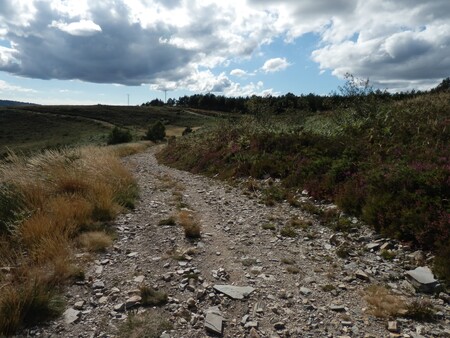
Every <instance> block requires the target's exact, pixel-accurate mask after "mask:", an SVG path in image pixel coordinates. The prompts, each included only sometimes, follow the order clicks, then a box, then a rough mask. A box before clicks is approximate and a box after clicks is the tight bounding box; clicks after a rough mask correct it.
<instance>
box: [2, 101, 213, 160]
mask: <svg viewBox="0 0 450 338" xmlns="http://www.w3.org/2000/svg"><path fill="white" fill-rule="evenodd" d="M216 119H217V118H213V117H211V116H203V115H202V114H189V113H187V112H186V111H184V110H182V109H178V108H173V107H138V106H127V107H124V106H105V105H94V106H15V107H0V158H1V157H2V156H3V157H4V156H6V155H7V152H8V149H12V150H13V151H15V152H23V153H27V154H28V153H34V152H36V151H40V150H42V149H60V148H62V147H66V146H81V145H89V144H94V145H102V144H105V143H106V142H107V141H108V134H110V132H111V131H112V130H113V129H114V128H115V127H119V128H121V129H122V130H124V131H125V132H129V133H130V134H131V136H132V137H133V139H135V140H139V139H141V138H142V137H143V136H144V134H145V132H146V129H147V127H148V126H149V125H151V124H153V123H155V122H158V121H162V122H163V123H164V124H165V125H166V129H167V134H168V135H176V136H181V134H182V131H183V130H184V129H185V128H186V127H192V128H193V129H198V128H199V127H200V126H202V125H204V124H208V123H211V121H214V120H216Z"/></svg>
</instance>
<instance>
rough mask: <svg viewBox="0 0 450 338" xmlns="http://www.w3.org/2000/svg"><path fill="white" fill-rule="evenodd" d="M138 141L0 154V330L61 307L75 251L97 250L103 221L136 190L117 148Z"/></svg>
mask: <svg viewBox="0 0 450 338" xmlns="http://www.w3.org/2000/svg"><path fill="white" fill-rule="evenodd" d="M142 147H143V145H131V146H129V148H125V146H120V147H103V148H99V147H84V148H77V149H65V150H58V151H56V150H48V151H44V152H42V153H40V154H37V155H35V156H32V157H19V156H16V155H15V154H9V155H8V157H7V158H6V159H5V160H4V161H2V162H0V215H2V216H3V215H5V216H6V217H4V218H3V217H2V223H1V224H0V244H1V249H0V266H2V267H10V269H9V270H8V272H7V273H2V274H1V275H0V285H2V290H1V293H0V336H2V335H12V334H14V333H15V332H17V330H20V329H21V328H22V327H25V326H29V325H34V324H36V323H37V322H42V321H46V320H48V319H51V318H54V317H55V316H57V315H59V314H60V313H61V311H62V305H61V302H60V299H61V298H60V296H59V294H60V292H62V290H63V287H64V285H65V283H66V282H67V281H68V280H69V279H70V278H77V277H79V276H80V275H82V272H81V273H80V271H81V269H80V267H79V266H77V262H76V261H75V259H74V256H73V254H72V253H73V251H74V249H75V247H76V244H81V245H82V247H83V248H85V249H86V250H88V251H101V250H105V248H106V247H107V246H108V245H110V244H111V242H112V240H111V237H110V236H109V235H107V234H106V233H105V232H99V231H98V230H99V228H105V229H106V228H107V222H108V221H110V220H112V219H113V218H114V217H116V216H117V215H118V213H120V212H121V211H123V210H125V208H126V207H130V206H131V205H133V203H134V200H135V199H136V197H137V192H138V191H137V185H136V182H135V180H134V178H133V177H132V175H131V174H130V173H129V172H128V171H127V170H126V169H125V168H124V167H123V165H122V164H121V162H120V159H119V157H118V154H120V155H124V154H129V153H130V152H131V153H133V152H135V151H137V150H136V149H140V148H142Z"/></svg>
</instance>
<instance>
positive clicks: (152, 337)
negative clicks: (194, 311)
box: [118, 310, 173, 338]
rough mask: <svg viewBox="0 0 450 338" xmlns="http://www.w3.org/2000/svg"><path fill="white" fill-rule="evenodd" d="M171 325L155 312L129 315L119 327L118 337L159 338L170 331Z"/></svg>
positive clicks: (164, 317)
mask: <svg viewBox="0 0 450 338" xmlns="http://www.w3.org/2000/svg"><path fill="white" fill-rule="evenodd" d="M172 328H173V325H172V323H170V322H169V321H167V319H166V316H163V315H162V314H161V313H160V312H158V311H156V310H150V311H149V312H145V313H143V314H139V315H138V314H134V313H130V314H129V315H128V317H127V320H126V321H124V322H123V324H122V325H121V326H120V327H119V332H118V336H119V337H120V338H141V337H146V338H159V337H161V334H162V333H163V332H164V331H168V330H171V329H172Z"/></svg>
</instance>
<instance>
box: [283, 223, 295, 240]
mask: <svg viewBox="0 0 450 338" xmlns="http://www.w3.org/2000/svg"><path fill="white" fill-rule="evenodd" d="M280 235H281V236H283V237H290V238H295V237H297V232H296V231H295V229H294V228H293V227H291V226H284V227H282V228H281V229H280Z"/></svg>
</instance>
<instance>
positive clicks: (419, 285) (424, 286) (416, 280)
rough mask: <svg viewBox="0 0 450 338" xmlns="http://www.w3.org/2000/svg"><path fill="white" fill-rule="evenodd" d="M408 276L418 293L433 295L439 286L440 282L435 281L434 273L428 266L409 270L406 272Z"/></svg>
mask: <svg viewBox="0 0 450 338" xmlns="http://www.w3.org/2000/svg"><path fill="white" fill-rule="evenodd" d="M406 276H407V277H408V279H409V280H410V282H411V283H412V285H413V286H414V287H415V288H416V289H417V290H418V291H422V292H430V293H431V292H433V291H435V290H436V287H437V286H438V281H437V280H436V279H434V276H433V273H432V272H431V270H430V268H429V267H427V266H421V267H418V268H416V269H414V270H409V271H407V272H406Z"/></svg>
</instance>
